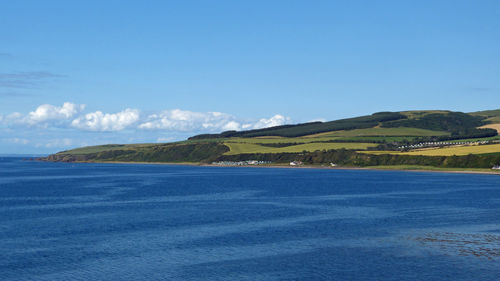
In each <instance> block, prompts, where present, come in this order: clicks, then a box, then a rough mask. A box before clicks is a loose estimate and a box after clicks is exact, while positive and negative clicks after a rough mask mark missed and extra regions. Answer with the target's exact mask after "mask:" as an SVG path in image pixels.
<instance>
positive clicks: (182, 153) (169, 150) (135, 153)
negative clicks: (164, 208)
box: [38, 143, 229, 162]
mask: <svg viewBox="0 0 500 281" xmlns="http://www.w3.org/2000/svg"><path fill="white" fill-rule="evenodd" d="M101 148H102V149H101ZM97 150H98V151H97ZM86 151H88V152H85V153H83V152H82V150H81V149H80V150H74V151H71V150H70V151H64V152H60V153H56V154H52V155H49V156H47V157H43V158H39V159H38V160H41V161H54V162H85V161H97V162H106V161H108V162H111V161H118V162H120V161H122V162H211V161H213V160H215V159H217V158H218V157H220V156H221V155H222V154H224V153H225V152H227V151H229V148H228V147H227V146H225V145H224V144H221V143H194V144H154V145H138V146H133V145H129V146H122V147H118V148H117V146H114V147H113V148H111V149H107V148H106V147H104V146H103V147H90V148H87V149H86ZM95 151H97V152H95Z"/></svg>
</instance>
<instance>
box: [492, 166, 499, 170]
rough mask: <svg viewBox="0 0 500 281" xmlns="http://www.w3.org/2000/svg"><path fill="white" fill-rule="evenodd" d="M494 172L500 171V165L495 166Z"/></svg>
mask: <svg viewBox="0 0 500 281" xmlns="http://www.w3.org/2000/svg"><path fill="white" fill-rule="evenodd" d="M492 169H493V170H500V165H495V166H493V167H492Z"/></svg>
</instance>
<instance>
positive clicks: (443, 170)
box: [34, 159, 500, 175]
mask: <svg viewBox="0 0 500 281" xmlns="http://www.w3.org/2000/svg"><path fill="white" fill-rule="evenodd" d="M34 160H35V161H40V162H53V163H68V164H71V163H77V164H79V163H92V164H124V165H129V164H138V165H176V166H198V167H220V168H229V167H234V168H240V167H241V168H283V169H318V170H367V171H403V172H435V173H451V174H482V175H500V171H498V172H496V171H493V170H488V169H486V168H470V169H467V168H464V169H463V170H460V169H454V168H439V167H427V166H415V167H414V168H412V166H408V168H404V167H400V168H398V166H368V167H348V166H340V167H330V166H326V165H325V166H319V165H301V166H289V165H286V164H283V165H277V164H274V165H273V164H271V165H241V166H236V165H235V166H229V165H227V166H224V165H213V164H203V163H195V162H130V161H74V162H58V161H43V160H36V159H34ZM448 169H449V170H448ZM473 169H481V170H473Z"/></svg>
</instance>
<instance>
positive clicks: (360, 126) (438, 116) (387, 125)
mask: <svg viewBox="0 0 500 281" xmlns="http://www.w3.org/2000/svg"><path fill="white" fill-rule="evenodd" d="M492 118H500V110H489V111H480V112H474V113H471V114H466V113H462V112H452V111H444V110H429V111H425V110H422V111H402V112H379V113H375V114H372V115H366V116H361V117H355V118H347V119H341V120H335V121H330V122H313V123H304V124H296V125H285V126H277V127H271V128H265V129H259V130H249V131H240V132H236V131H228V132H223V133H220V134H204V135H197V136H194V137H191V138H189V139H188V140H185V141H180V142H175V143H165V144H152V143H150V144H126V145H122V144H110V145H100V146H90V147H83V148H77V149H73V150H68V151H62V152H59V153H56V154H53V155H50V156H49V157H46V158H42V159H41V160H47V161H65V162H78V161H80V162H83V161H97V162H116V161H119V162H168V163H186V162H190V163H211V162H213V161H246V160H262V161H270V162H272V163H274V164H279V163H287V161H293V160H300V161H303V162H304V163H308V164H329V163H330V162H334V163H339V164H341V165H345V166H374V165H419V166H433V167H447V168H452V167H460V168H488V167H490V166H491V165H498V164H500V145H499V143H500V137H499V136H498V133H497V131H496V130H495V129H491V128H485V129H480V128H478V127H480V126H486V127H488V126H495V125H491V123H492V121H491V120H492ZM433 143H434V144H435V145H431V146H430V147H427V145H428V144H433ZM469 145H476V147H468V146H469ZM477 145H481V146H477ZM443 146H444V147H443ZM445 152H446V153H445ZM466 154H471V155H474V157H473V158H471V157H470V156H469V155H466Z"/></svg>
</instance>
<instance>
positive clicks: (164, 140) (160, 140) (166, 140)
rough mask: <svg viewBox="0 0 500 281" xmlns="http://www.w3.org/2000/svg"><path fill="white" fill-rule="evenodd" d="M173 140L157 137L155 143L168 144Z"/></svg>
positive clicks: (171, 138) (172, 138)
mask: <svg viewBox="0 0 500 281" xmlns="http://www.w3.org/2000/svg"><path fill="white" fill-rule="evenodd" d="M173 140H175V138H174V137H159V138H157V139H156V142H158V143H161V142H170V141H173Z"/></svg>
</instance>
